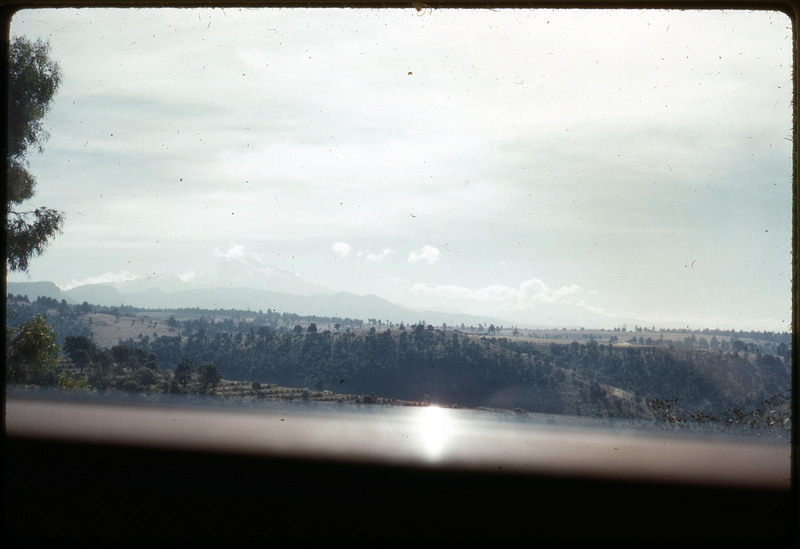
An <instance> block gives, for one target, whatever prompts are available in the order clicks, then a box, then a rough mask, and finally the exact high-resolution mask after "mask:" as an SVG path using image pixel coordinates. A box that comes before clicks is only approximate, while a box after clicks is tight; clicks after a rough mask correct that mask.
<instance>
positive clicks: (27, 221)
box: [6, 38, 64, 271]
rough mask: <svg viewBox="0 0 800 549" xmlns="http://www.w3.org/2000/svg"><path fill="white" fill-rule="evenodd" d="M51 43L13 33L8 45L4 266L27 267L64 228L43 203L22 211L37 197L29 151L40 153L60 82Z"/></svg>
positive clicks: (55, 214)
mask: <svg viewBox="0 0 800 549" xmlns="http://www.w3.org/2000/svg"><path fill="white" fill-rule="evenodd" d="M49 53H50V45H49V44H48V43H47V42H43V41H41V40H37V41H36V42H31V41H29V40H27V39H25V38H14V39H13V40H12V41H11V43H10V45H9V49H8V110H7V113H8V134H7V135H8V158H7V167H6V266H7V268H10V269H11V270H19V271H25V270H27V269H28V261H29V260H30V258H31V257H34V256H37V255H39V254H41V253H42V252H43V251H44V249H45V247H46V246H47V242H48V240H49V239H51V238H52V237H53V236H55V234H56V233H58V232H60V231H61V225H62V222H63V219H64V218H63V215H62V214H61V212H58V211H56V210H53V209H49V208H44V207H39V208H35V209H34V210H32V211H20V210H18V209H17V208H18V206H20V205H21V204H22V203H23V202H25V201H26V200H28V199H30V198H31V197H33V195H34V194H35V192H36V179H35V178H34V177H33V175H31V173H30V172H29V171H28V162H27V160H26V158H25V155H26V154H27V152H28V150H29V149H30V148H34V149H35V150H37V151H39V152H42V150H43V144H44V142H45V141H47V138H48V134H47V132H46V131H45V130H44V127H43V126H42V119H43V118H44V116H45V115H46V114H47V111H48V110H49V109H50V105H51V103H52V100H53V95H54V94H55V93H56V90H57V89H58V85H59V83H60V81H61V71H60V69H59V66H58V63H56V62H55V61H53V60H52V59H50V57H49Z"/></svg>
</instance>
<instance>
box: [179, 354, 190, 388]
mask: <svg viewBox="0 0 800 549" xmlns="http://www.w3.org/2000/svg"><path fill="white" fill-rule="evenodd" d="M193 374H194V363H193V362H192V361H191V360H190V359H188V358H184V359H181V361H180V362H179V363H178V366H177V367H176V368H175V380H176V381H177V382H178V383H180V384H181V385H182V386H184V387H186V384H187V383H189V382H190V381H191V380H192V375H193Z"/></svg>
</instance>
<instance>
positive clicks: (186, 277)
mask: <svg viewBox="0 0 800 549" xmlns="http://www.w3.org/2000/svg"><path fill="white" fill-rule="evenodd" d="M195 278H197V273H196V272H194V271H187V272H185V273H180V274H179V275H178V279H179V280H180V281H181V282H189V281H190V280H194V279H195Z"/></svg>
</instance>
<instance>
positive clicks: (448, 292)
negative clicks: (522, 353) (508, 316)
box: [412, 278, 581, 311]
mask: <svg viewBox="0 0 800 549" xmlns="http://www.w3.org/2000/svg"><path fill="white" fill-rule="evenodd" d="M412 291H414V292H415V293H418V294H419V293H421V294H427V295H432V296H437V297H442V298H447V299H458V300H464V301H470V302H478V303H482V304H485V305H490V306H493V307H494V308H497V309H501V310H504V311H522V310H526V309H528V308H530V307H533V306H534V305H537V304H542V303H570V300H569V299H567V297H568V296H570V295H573V294H576V293H578V292H580V291H581V287H580V286H577V285H574V284H573V285H571V286H562V287H560V288H556V289H552V288H550V287H548V286H547V285H546V284H545V283H544V282H542V281H541V280H539V279H536V278H532V279H530V280H526V281H524V282H522V283H521V284H520V285H519V286H518V287H516V288H513V287H511V286H504V285H502V284H493V285H490V286H485V287H483V288H478V289H472V288H467V287H465V286H453V285H440V286H435V287H431V286H428V285H427V284H415V285H414V286H413V288H412Z"/></svg>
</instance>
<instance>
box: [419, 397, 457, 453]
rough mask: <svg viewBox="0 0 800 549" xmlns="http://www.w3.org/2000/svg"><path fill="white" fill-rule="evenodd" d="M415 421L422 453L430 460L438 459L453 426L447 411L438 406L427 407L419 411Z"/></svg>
mask: <svg viewBox="0 0 800 549" xmlns="http://www.w3.org/2000/svg"><path fill="white" fill-rule="evenodd" d="M417 420H418V422H419V423H418V425H419V431H418V433H419V437H420V446H421V448H422V451H423V452H424V454H425V455H426V456H427V457H428V458H429V459H431V460H437V459H439V458H440V457H441V456H442V454H443V452H444V449H445V447H446V445H447V441H448V438H450V436H451V435H452V430H453V426H454V422H453V418H452V416H451V414H450V412H449V410H445V409H442V408H439V407H438V406H427V407H425V408H421V409H420V410H419V415H418V417H417Z"/></svg>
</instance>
